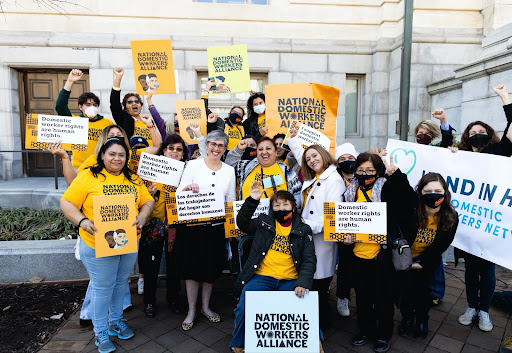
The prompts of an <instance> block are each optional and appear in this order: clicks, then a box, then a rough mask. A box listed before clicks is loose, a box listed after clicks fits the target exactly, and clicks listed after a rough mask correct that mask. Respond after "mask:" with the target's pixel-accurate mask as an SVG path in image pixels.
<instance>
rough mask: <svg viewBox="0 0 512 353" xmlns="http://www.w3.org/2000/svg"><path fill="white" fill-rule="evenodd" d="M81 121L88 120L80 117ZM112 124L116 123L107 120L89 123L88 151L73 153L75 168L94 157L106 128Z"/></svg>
mask: <svg viewBox="0 0 512 353" xmlns="http://www.w3.org/2000/svg"><path fill="white" fill-rule="evenodd" d="M79 119H86V118H83V117H79ZM112 124H114V123H113V122H112V121H110V120H109V119H106V118H103V119H100V120H98V121H94V122H91V121H89V133H88V136H89V137H88V140H89V141H88V143H87V149H86V150H85V151H73V159H72V161H71V165H72V166H73V167H74V168H78V167H80V165H81V164H82V163H83V162H84V161H85V160H86V159H87V157H89V156H90V155H94V149H95V148H96V145H97V144H98V139H99V138H100V135H101V132H102V131H103V129H104V128H106V127H107V126H109V125H112Z"/></svg>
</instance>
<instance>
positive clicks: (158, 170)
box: [137, 152, 185, 186]
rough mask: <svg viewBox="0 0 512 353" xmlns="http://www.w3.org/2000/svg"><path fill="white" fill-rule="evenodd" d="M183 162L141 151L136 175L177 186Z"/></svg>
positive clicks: (183, 165)
mask: <svg viewBox="0 0 512 353" xmlns="http://www.w3.org/2000/svg"><path fill="white" fill-rule="evenodd" d="M184 168H185V163H184V162H182V161H177V160H175V159H172V158H169V157H165V156H157V155H154V154H149V153H146V152H142V153H141V154H140V160H139V166H138V168H137V175H139V176H140V177H141V178H142V179H144V180H149V181H153V182H156V183H160V184H165V185H171V186H178V185H179V184H180V179H181V174H183V169H184Z"/></svg>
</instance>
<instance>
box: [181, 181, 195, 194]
mask: <svg viewBox="0 0 512 353" xmlns="http://www.w3.org/2000/svg"><path fill="white" fill-rule="evenodd" d="M189 190H190V191H192V192H194V193H196V194H197V193H198V192H199V185H197V184H194V183H192V184H188V185H187V186H185V187H184V188H183V190H182V191H189Z"/></svg>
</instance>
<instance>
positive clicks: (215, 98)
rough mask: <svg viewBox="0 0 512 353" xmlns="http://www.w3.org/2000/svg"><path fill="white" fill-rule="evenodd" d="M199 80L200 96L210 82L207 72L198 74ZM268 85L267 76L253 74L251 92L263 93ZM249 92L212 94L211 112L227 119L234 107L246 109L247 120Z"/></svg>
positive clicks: (209, 101)
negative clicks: (207, 82)
mask: <svg viewBox="0 0 512 353" xmlns="http://www.w3.org/2000/svg"><path fill="white" fill-rule="evenodd" d="M197 76H198V78H199V96H201V93H202V92H203V91H204V89H205V87H206V81H208V73H207V72H198V73H197ZM266 84H267V74H260V73H251V90H253V91H255V92H263V89H264V87H265V85H266ZM249 96H250V93H249V92H240V93H233V94H229V93H225V94H210V97H209V98H208V108H210V110H211V111H213V112H215V113H217V114H219V118H222V119H224V118H226V117H227V116H228V113H229V111H230V109H231V107H233V106H240V107H242V108H244V111H245V114H246V115H245V117H246V118H247V108H246V107H247V99H248V98H249Z"/></svg>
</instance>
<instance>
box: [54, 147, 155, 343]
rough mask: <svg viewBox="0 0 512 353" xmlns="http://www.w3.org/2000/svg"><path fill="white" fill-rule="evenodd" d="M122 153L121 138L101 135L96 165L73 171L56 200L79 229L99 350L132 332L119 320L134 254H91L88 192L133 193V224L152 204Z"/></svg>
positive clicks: (91, 194)
mask: <svg viewBox="0 0 512 353" xmlns="http://www.w3.org/2000/svg"><path fill="white" fill-rule="evenodd" d="M128 154H129V149H128V146H126V144H125V142H124V140H123V139H121V138H118V137H112V138H109V139H107V140H106V141H105V143H104V144H103V145H102V146H101V148H100V151H99V153H98V155H97V160H98V162H97V164H96V165H94V166H93V167H91V168H90V169H89V170H84V171H83V172H81V173H79V175H78V176H77V177H76V178H75V180H73V182H72V183H71V185H70V186H69V187H68V189H67V190H66V192H65V193H64V195H63V196H62V199H61V201H60V208H61V210H62V212H63V213H64V216H65V217H66V218H67V219H69V220H70V221H72V222H73V223H75V224H77V225H78V227H79V228H80V230H79V234H80V239H81V241H80V258H81V259H82V262H83V264H84V266H85V268H86V269H87V272H88V273H89V277H90V283H91V290H92V293H91V298H92V299H91V305H92V321H93V325H94V333H95V335H96V338H95V343H96V345H97V346H98V350H99V351H100V352H112V351H114V350H115V347H114V345H113V344H112V342H111V341H110V338H109V335H116V336H117V337H119V338H120V339H129V338H131V337H133V335H134V334H133V331H132V330H131V329H129V328H128V327H127V326H126V324H125V323H124V322H123V298H124V290H125V286H126V282H127V281H128V276H129V274H130V272H131V270H132V269H133V265H134V264H135V259H136V258H137V253H136V252H135V253H129V254H122V255H114V256H107V257H100V258H96V251H95V248H96V246H95V237H94V233H95V232H96V231H97V229H96V227H95V226H94V218H93V197H94V196H96V195H113V194H115V195H119V194H133V195H134V196H135V206H136V209H138V215H137V216H136V220H135V222H134V223H133V225H135V226H137V228H139V229H140V228H142V226H143V225H144V223H145V222H146V219H147V218H148V217H149V215H150V214H151V212H152V211H153V207H154V203H155V202H154V201H153V198H152V197H151V195H150V194H149V192H148V190H147V188H146V186H145V185H144V183H143V182H142V180H141V179H140V178H139V177H138V176H137V175H135V174H133V173H132V172H131V171H130V169H128V166H127V158H128Z"/></svg>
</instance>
